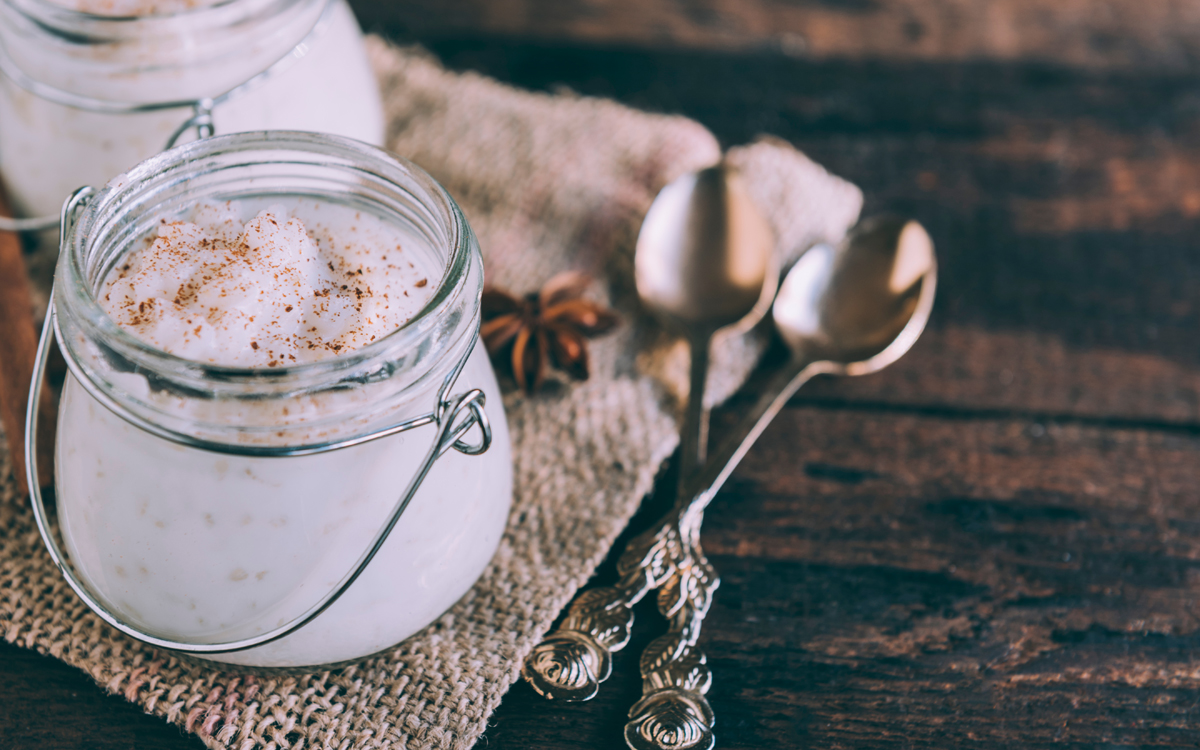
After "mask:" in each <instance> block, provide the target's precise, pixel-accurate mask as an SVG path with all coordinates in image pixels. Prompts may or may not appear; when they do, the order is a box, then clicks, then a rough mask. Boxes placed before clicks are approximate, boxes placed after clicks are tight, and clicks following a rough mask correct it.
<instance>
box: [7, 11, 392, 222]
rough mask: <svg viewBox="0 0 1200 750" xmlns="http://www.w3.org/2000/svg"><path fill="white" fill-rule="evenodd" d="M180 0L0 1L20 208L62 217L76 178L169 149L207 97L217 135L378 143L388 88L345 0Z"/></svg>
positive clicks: (11, 174)
mask: <svg viewBox="0 0 1200 750" xmlns="http://www.w3.org/2000/svg"><path fill="white" fill-rule="evenodd" d="M80 1H81V4H82V7H87V3H86V0H80ZM180 5H182V6H185V7H183V9H181V10H177V11H176V12H172V13H165V14H159V15H133V16H124V17H112V16H102V15H93V14H89V13H85V12H82V11H79V10H74V9H70V8H65V7H63V6H62V5H58V4H54V3H52V2H49V0H0V69H2V70H3V72H4V74H5V75H0V174H3V176H4V181H5V183H6V185H7V187H8V189H9V192H10V195H11V197H12V198H13V202H14V204H15V207H16V209H17V210H18V211H19V212H20V213H23V214H26V215H45V214H53V215H55V216H57V214H58V211H59V208H60V207H61V206H62V202H63V200H64V199H65V198H66V197H67V195H69V194H70V192H71V191H73V190H75V189H76V188H78V187H79V186H80V185H101V184H103V183H105V182H106V181H108V180H109V179H111V178H112V177H113V176H114V175H117V174H119V173H121V172H122V171H124V170H126V169H128V168H130V167H131V166H133V165H134V164H137V163H138V162H140V161H142V160H143V159H147V158H149V157H150V156H153V155H154V154H156V153H158V152H159V151H162V150H163V149H164V148H166V146H167V144H168V142H169V141H170V140H171V139H172V137H173V135H174V134H175V133H176V131H177V130H179V129H180V127H181V126H182V125H183V124H184V123H185V122H186V121H188V120H189V118H191V117H192V116H193V114H194V113H196V112H197V111H202V112H201V113H202V114H203V111H207V110H206V109H205V108H206V107H207V106H208V104H209V102H210V100H211V103H212V104H213V107H212V109H211V118H212V124H213V125H214V126H215V129H216V132H218V133H234V132H244V131H250V130H267V129H287V130H308V131H314V132H326V133H334V134H336V135H345V136H349V137H351V138H356V139H358V140H361V141H365V142H368V143H373V144H376V145H379V144H380V143H382V139H383V115H382V107H381V104H380V99H379V90H378V87H377V85H376V82H375V77H374V74H373V73H372V71H371V69H370V66H369V64H368V61H367V57H366V50H365V48H364V45H363V39H362V33H361V32H360V31H359V28H358V24H357V22H356V21H355V20H354V16H353V14H352V13H351V11H350V9H349V7H348V6H347V5H346V2H345V0H223V1H222V0H217V2H214V3H212V4H208V5H197V6H193V7H187V5H189V4H185V3H181V4H180ZM146 7H147V8H148V9H153V7H154V6H153V4H152V3H147V4H146ZM256 76H257V78H256ZM247 82H250V84H249V85H246V86H243V84H246V83H247ZM197 105H199V107H200V110H197V109H196V106H197ZM205 134H210V133H208V132H205Z"/></svg>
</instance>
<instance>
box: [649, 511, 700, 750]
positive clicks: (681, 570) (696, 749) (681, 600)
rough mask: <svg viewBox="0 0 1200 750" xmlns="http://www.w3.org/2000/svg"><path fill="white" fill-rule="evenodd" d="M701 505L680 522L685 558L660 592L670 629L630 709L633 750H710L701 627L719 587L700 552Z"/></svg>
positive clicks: (654, 650) (653, 652) (652, 654)
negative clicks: (638, 696) (699, 642)
mask: <svg viewBox="0 0 1200 750" xmlns="http://www.w3.org/2000/svg"><path fill="white" fill-rule="evenodd" d="M703 520H704V508H703V505H695V506H692V508H691V509H690V512H689V513H687V514H686V515H685V516H684V517H683V518H682V519H681V521H680V527H679V528H680V534H681V539H682V541H683V547H682V549H681V550H680V552H681V554H682V557H680V558H679V559H677V560H676V561H675V570H674V572H672V573H671V575H670V577H669V578H668V579H667V580H666V581H665V582H664V583H663V585H662V586H661V588H659V590H658V609H659V611H660V612H661V613H662V614H663V616H664V617H666V618H667V620H668V622H669V623H670V627H669V628H668V630H667V633H666V635H663V636H660V637H658V638H656V639H655V640H654V641H652V642H651V643H650V645H649V646H647V647H646V650H645V651H643V652H642V658H641V663H640V667H641V672H642V699H641V700H639V701H638V702H637V703H636V704H634V706H633V708H631V709H629V722H628V723H627V724H626V725H625V742H626V743H627V744H628V745H629V747H631V748H633V750H711V748H712V747H713V745H714V743H715V741H716V738H715V736H714V735H713V729H712V728H713V724H714V719H715V717H714V715H713V711H712V708H711V707H710V706H709V705H708V700H707V699H705V697H704V694H705V693H707V692H708V689H709V687H710V686H711V685H712V673H711V672H710V671H709V669H708V664H707V659H706V658H705V656H704V652H703V651H701V650H700V649H699V648H697V647H696V640H697V639H698V638H699V637H700V627H701V625H702V624H703V622H704V616H705V615H706V614H708V608H709V606H710V605H711V604H712V600H713V594H714V593H715V592H716V590H717V587H718V586H719V585H720V583H721V582H720V579H719V578H717V574H716V571H715V570H714V569H713V567H712V565H710V564H709V562H708V559H707V558H705V556H704V552H703V550H701V548H700V524H701V523H702V522H703Z"/></svg>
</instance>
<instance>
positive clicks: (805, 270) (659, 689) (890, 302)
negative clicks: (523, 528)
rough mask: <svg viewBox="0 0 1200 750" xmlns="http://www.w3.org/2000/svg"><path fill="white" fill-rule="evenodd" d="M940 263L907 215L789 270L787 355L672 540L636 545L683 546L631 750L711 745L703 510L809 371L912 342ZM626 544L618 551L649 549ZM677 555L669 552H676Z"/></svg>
mask: <svg viewBox="0 0 1200 750" xmlns="http://www.w3.org/2000/svg"><path fill="white" fill-rule="evenodd" d="M936 285H937V262H936V259H935V257H934V253H933V241H932V240H931V239H930V238H929V235H928V234H927V233H926V232H925V229H924V228H923V227H922V226H921V225H920V224H918V223H917V222H915V221H906V220H904V219H898V218H893V217H882V218H878V219H875V220H873V221H869V222H865V223H863V224H861V225H860V226H859V227H858V228H856V230H855V231H854V232H853V233H852V234H851V235H850V236H849V237H848V238H847V239H846V241H845V242H844V243H843V244H842V246H841V248H840V249H838V250H834V249H833V248H831V247H829V246H828V245H819V246H817V247H814V248H812V249H810V250H809V251H808V252H807V253H805V255H804V256H803V257H801V259H800V260H799V261H798V262H797V263H796V265H795V266H793V267H792V269H791V271H789V272H788V275H787V278H786V279H785V280H784V282H783V285H782V286H781V287H780V289H779V296H778V297H777V298H776V300H775V304H774V306H773V308H772V317H773V318H774V321H775V326H776V328H777V329H778V331H779V334H780V336H781V337H782V338H783V340H784V341H785V342H786V343H787V345H788V348H789V349H791V351H792V357H791V359H790V361H789V363H788V365H787V366H786V367H784V368H783V369H782V370H781V371H780V372H779V374H778V375H776V377H775V378H774V379H773V380H772V382H771V385H770V386H769V387H768V388H767V389H766V391H765V392H764V395H763V396H762V397H761V398H760V399H759V401H758V403H757V404H755V406H754V407H753V408H752V409H751V410H750V411H749V413H748V414H747V415H746V416H745V417H744V418H743V420H742V422H741V424H740V425H739V427H738V429H737V430H735V431H734V432H733V438H732V439H731V440H729V441H728V442H726V443H725V444H724V445H723V446H722V447H721V449H720V450H719V451H718V452H717V455H716V457H715V459H714V460H713V461H712V462H711V463H710V464H709V465H708V466H707V467H706V468H705V469H704V471H703V472H702V473H701V474H700V476H698V477H696V478H695V479H694V480H692V481H691V483H690V484H689V490H690V492H689V493H688V494H687V495H685V496H687V497H689V499H690V501H689V502H687V503H683V502H680V503H678V504H677V506H676V508H675V509H674V511H673V514H672V516H671V517H668V519H665V520H664V523H663V524H662V525H661V526H660V529H664V528H666V529H671V528H679V529H682V538H681V539H679V540H678V541H676V542H671V541H668V540H666V539H665V536H664V535H663V534H662V533H661V531H659V532H658V533H656V534H649V535H647V534H643V535H642V536H641V537H638V539H637V540H634V542H635V543H636V542H638V541H639V540H641V542H642V544H643V545H645V544H649V545H651V547H653V546H654V545H663V546H666V545H669V544H672V543H676V544H680V545H681V546H682V555H681V556H678V557H675V560H676V562H675V564H674V570H673V571H672V573H671V574H670V576H669V578H668V579H667V580H666V581H665V583H664V584H663V586H662V588H661V589H660V590H659V600H658V605H659V610H660V611H661V612H662V613H663V614H664V615H665V616H666V617H667V618H668V620H669V621H670V629H669V631H668V632H667V634H666V635H664V636H662V637H660V638H657V639H655V640H654V641H653V642H652V643H651V644H650V645H649V646H647V647H646V650H645V652H643V654H642V658H641V672H642V693H643V695H642V699H641V700H640V701H638V702H637V703H636V704H635V705H634V706H633V708H631V709H630V711H629V717H630V720H629V723H628V724H626V725H625V741H626V742H627V743H628V745H629V747H631V748H633V750H666V749H668V748H669V749H670V750H709V749H710V748H712V747H713V745H714V743H715V737H714V735H713V731H712V726H713V718H714V717H713V712H712V708H711V707H710V706H709V705H708V701H707V700H706V699H705V697H704V694H705V693H706V692H708V688H709V686H710V685H711V683H712V675H711V673H710V672H709V670H708V666H707V664H706V660H705V656H704V654H703V652H702V651H701V650H700V649H698V648H696V639H697V638H698V637H699V635H700V627H701V623H702V622H703V620H704V616H705V615H706V614H707V612H708V607H709V604H710V603H711V602H712V595H713V592H714V591H715V590H716V588H717V585H718V583H719V581H718V579H717V577H716V573H715V571H714V570H713V569H712V567H711V566H710V565H709V563H708V561H707V560H706V559H705V558H704V554H703V551H702V550H701V549H700V524H699V521H700V519H701V518H702V513H703V509H704V508H705V506H707V505H708V503H709V501H710V500H711V499H712V498H713V496H714V495H716V493H717V491H718V490H719V489H720V488H721V485H723V484H724V483H725V480H726V479H728V478H729V475H730V474H732V473H733V470H734V468H735V467H736V466H737V465H738V463H739V462H740V461H741V460H742V458H743V457H744V456H745V455H746V453H747V452H748V451H749V450H750V447H751V446H752V445H753V444H754V442H755V441H756V440H757V439H758V436H759V435H761V434H762V432H763V430H764V429H766V426H767V425H768V424H769V423H770V422H771V420H772V419H774V417H775V415H776V414H778V413H779V410H780V409H782V408H783V406H784V404H786V403H787V401H788V399H790V398H791V397H792V395H793V394H795V392H796V390H797V389H799V388H800V386H802V385H804V383H806V382H808V381H809V380H810V379H811V378H812V377H813V376H814V375H818V374H821V373H825V374H831V375H864V374H866V373H870V372H875V371H876V370H879V369H881V368H883V367H886V366H887V365H889V364H891V363H892V362H894V361H895V360H896V359H897V358H899V357H900V356H901V355H902V354H904V353H905V352H906V351H908V349H909V348H910V347H911V346H912V344H913V342H915V341H916V339H917V337H918V336H919V335H920V334H921V331H922V330H923V329H924V328H925V323H926V322H927V321H928V320H929V314H930V311H931V310H932V309H933V297H934V290H935V287H936ZM635 543H631V545H630V549H628V550H626V553H625V555H624V556H622V559H621V561H620V563H618V569H620V568H621V563H625V556H629V558H630V560H631V561H632V560H633V559H635V558H636V557H637V556H638V554H639V553H640V554H641V555H642V557H643V558H653V557H654V553H653V552H652V551H651V550H650V549H646V548H645V547H643V548H642V549H640V550H639V549H637V548H636V544H635ZM673 557H674V555H673Z"/></svg>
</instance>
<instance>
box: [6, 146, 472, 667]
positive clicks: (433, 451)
mask: <svg viewBox="0 0 1200 750" xmlns="http://www.w3.org/2000/svg"><path fill="white" fill-rule="evenodd" d="M189 127H190V126H189ZM94 193H95V189H94V188H91V187H84V188H80V189H79V190H76V191H75V192H74V193H72V195H71V197H70V198H68V199H67V201H66V203H64V204H63V209H62V213H61V216H60V228H59V231H60V234H59V236H60V238H66V237H67V236H68V234H69V230H70V229H71V228H72V227H73V226H74V224H75V219H76V216H77V215H78V213H79V211H80V210H81V209H82V208H83V207H84V206H85V205H86V204H87V202H88V200H89V199H90V198H91V197H92V195H93V194H94ZM61 241H62V240H61V239H60V242H61ZM63 251H64V249H60V252H63ZM54 296H55V295H54V288H53V287H52V288H51V290H50V302H49V305H48V306H47V308H46V317H45V320H44V321H43V323H42V333H41V337H40V338H39V340H38V348H37V355H36V359H35V362H34V371H33V381H32V382H31V383H30V387H29V400H28V402H27V403H26V407H25V474H26V477H27V478H28V479H29V495H30V501H31V504H32V506H33V515H34V520H35V521H36V522H37V528H38V533H39V534H41V537H42V541H43V542H44V543H45V545H46V549H47V551H48V552H49V553H50V558H51V559H52V560H53V562H54V565H55V567H57V568H58V569H59V571H61V572H62V574H63V577H64V578H66V580H67V584H68V585H70V587H71V589H72V590H73V591H74V592H75V593H76V594H77V595H78V596H79V598H80V599H82V600H83V602H84V604H86V605H87V606H88V607H89V608H90V609H91V610H92V611H93V612H95V613H96V614H97V615H99V616H100V618H101V619H102V620H104V621H105V622H106V623H108V624H109V625H111V626H113V627H114V628H116V629H117V630H119V631H121V632H122V633H124V634H126V635H128V636H131V637H133V638H136V639H138V640H140V641H143V642H145V643H148V644H150V645H152V646H157V647H159V648H166V649H171V650H174V651H182V652H185V653H192V654H224V653H231V652H235V651H245V650H247V649H251V648H255V647H257V646H262V645H264V644H267V643H270V642H272V641H276V640H279V639H280V638H283V637H285V636H287V635H290V634H291V633H294V632H296V631H297V630H299V629H300V628H302V627H304V626H305V625H307V624H308V623H309V622H311V621H312V620H314V619H316V617H317V616H318V615H320V614H321V613H322V612H324V611H325V610H326V609H328V608H329V607H330V606H332V605H333V603H334V602H336V601H337V600H338V599H339V598H340V597H341V596H342V594H344V593H345V592H346V591H347V590H349V588H350V586H351V585H353V583H354V582H355V581H356V580H357V579H358V577H359V576H360V575H362V573H363V571H364V570H366V568H367V565H369V564H370V562H371V560H372V559H373V558H374V557H375V555H376V554H377V553H378V552H379V550H380V549H381V548H382V547H383V544H384V542H386V541H387V539H388V537H389V536H390V535H391V533H392V529H394V528H395V526H396V524H397V523H398V522H399V521H400V516H401V515H403V514H404V510H405V509H406V508H407V507H408V504H409V503H410V502H411V501H412V499H413V497H414V496H415V495H416V493H417V490H418V489H420V487H421V484H422V482H424V481H425V477H426V476H427V475H428V474H429V471H430V469H432V468H433V464H434V462H435V461H437V459H439V458H440V457H441V456H443V455H444V454H445V453H446V452H447V451H449V450H450V449H452V448H453V449H454V450H456V451H458V452H459V453H463V454H465V455H468V456H477V455H479V454H481V453H484V452H485V451H487V449H488V448H489V447H491V444H492V427H491V422H490V421H489V420H488V417H487V412H486V411H485V410H484V406H485V403H486V400H487V397H486V395H485V394H484V393H483V391H481V390H480V389H478V388H472V389H471V390H469V391H466V392H464V393H459V394H456V395H454V396H447V394H448V393H449V392H450V390H451V389H452V388H453V386H454V383H455V382H456V381H457V380H458V376H459V374H460V373H461V372H462V370H463V368H464V367H465V366H466V363H467V359H468V358H469V357H470V356H471V353H472V352H473V351H474V350H475V345H476V342H477V341H478V339H479V331H478V330H476V331H475V332H474V334H473V335H472V337H471V341H470V345H469V346H468V347H467V348H466V351H465V353H464V354H463V356H462V357H461V358H459V360H458V362H456V363H455V366H454V368H453V369H452V370H451V371H450V373H449V374H447V375H446V377H445V378H444V379H443V381H442V383H441V385H440V386H439V387H438V393H437V403H436V404H435V406H434V410H433V411H432V412H430V413H428V414H424V415H421V416H419V417H416V418H413V419H409V420H406V421H404V422H400V423H398V424H395V425H392V426H391V427H387V428H384V429H381V430H378V431H376V432H374V433H371V434H370V435H366V436H364V437H360V438H354V439H350V440H343V441H340V442H334V443H327V444H324V445H321V446H317V447H315V448H306V449H304V450H300V451H296V450H290V449H288V448H285V447H284V448H279V449H276V450H275V451H274V452H271V451H270V449H267V450H257V451H252V452H250V451H239V450H236V449H230V448H229V447H228V446H226V447H225V450H223V451H222V452H227V453H240V454H252V455H255V456H260V457H280V458H282V457H289V456H298V455H311V454H313V453H324V452H328V451H334V450H341V449H343V448H348V447H351V446H354V445H361V444H362V443H365V442H370V441H374V440H378V439H380V438H383V437H387V436H390V435H395V434H397V433H400V432H405V431H408V430H412V429H415V428H417V427H421V426H424V425H426V424H435V425H436V426H437V429H436V431H435V433H434V437H433V441H432V442H431V443H430V446H429V448H428V450H427V451H426V453H425V457H424V459H423V460H422V461H421V463H420V465H419V466H418V468H417V472H416V474H414V475H413V478H412V479H410V480H409V483H408V486H407V487H406V488H405V490H404V493H403V494H402V495H401V496H400V498H399V499H398V500H397V501H396V504H395V505H394V506H393V507H392V511H391V514H390V515H389V516H388V519H387V522H386V523H385V524H384V525H383V526H382V527H381V528H380V530H379V531H378V532H376V534H375V536H374V538H373V539H372V540H371V543H370V546H369V547H368V548H367V549H366V550H365V551H364V552H363V553H362V555H360V556H359V559H358V561H357V562H356V563H355V565H354V566H353V568H352V569H351V570H350V571H349V572H348V573H346V574H345V575H344V576H343V577H342V579H341V580H340V581H339V582H338V584H337V585H336V586H335V587H334V588H333V589H332V590H331V591H330V592H329V593H328V594H326V595H325V596H324V597H323V598H321V599H320V600H319V601H318V602H317V603H316V604H314V605H312V606H311V607H310V608H308V609H307V610H305V611H304V612H303V613H301V614H300V615H298V616H297V617H296V618H294V619H293V620H292V621H291V622H289V623H286V624H284V625H282V626H280V627H277V628H275V629H273V630H270V631H267V632H266V633H262V634H259V635H256V636H253V637H251V638H243V639H240V640H235V641H227V642H222V643H190V642H187V641H179V640H174V639H170V638H159V637H157V636H154V635H151V634H150V633H147V632H145V631H144V630H140V629H139V628H136V627H134V626H132V625H129V624H128V623H126V622H124V621H123V620H122V619H121V618H120V617H119V616H118V615H116V614H114V613H113V612H112V611H111V610H109V608H108V607H106V606H105V605H104V604H103V603H102V602H100V601H99V600H98V599H97V598H96V597H94V596H93V595H92V593H91V592H90V591H89V590H88V587H87V584H85V583H84V582H83V581H82V580H80V578H79V577H78V576H77V575H76V573H75V570H74V568H73V567H72V566H71V565H70V563H69V562H68V561H67V557H66V555H65V554H64V552H63V550H62V548H61V547H60V546H59V544H58V540H57V539H55V537H54V534H53V533H52V531H51V529H50V522H49V515H48V513H47V512H46V504H45V499H44V498H43V496H42V490H41V487H40V485H39V483H38V479H37V477H38V458H37V451H36V450H35V446H36V445H37V422H38V420H37V415H38V408H37V406H38V403H39V401H40V399H41V395H42V386H43V382H44V379H45V370H46V363H47V361H48V359H49V356H50V348H51V344H52V343H53V340H54V338H55V336H57V337H58V339H59V340H60V341H61V340H62V331H61V330H60V329H59V325H58V316H57V314H56V312H55V308H54ZM60 350H61V351H62V353H63V358H64V359H65V360H66V361H67V367H68V369H69V370H70V372H71V374H72V375H74V376H75V378H76V380H77V381H78V382H79V383H80V385H81V386H83V387H84V389H85V390H87V391H88V392H89V393H90V394H92V395H96V394H97V393H98V391H97V390H96V389H95V386H94V385H92V384H91V381H90V380H88V379H87V377H86V375H84V373H83V372H82V371H81V369H80V366H79V364H78V363H77V362H76V361H75V359H74V356H73V355H72V354H71V353H70V352H69V350H68V349H67V348H66V347H60ZM100 400H101V403H102V404H104V405H105V406H106V408H108V409H110V410H111V411H113V412H114V413H115V414H116V415H117V416H118V417H120V418H121V419H123V420H125V421H126V422H129V423H130V424H132V425H133V426H135V427H139V428H143V429H145V427H144V425H145V424H146V423H145V421H144V420H142V419H141V418H139V417H136V416H135V415H133V414H131V413H129V412H128V411H127V410H124V409H122V408H121V407H120V406H119V405H117V404H116V402H115V401H113V400H112V399H110V398H104V399H100ZM476 425H478V426H479V431H480V438H479V440H478V441H477V442H474V443H469V442H466V441H465V440H463V437H464V436H465V435H466V433H467V432H468V431H469V430H470V429H471V428H472V427H474V426H476ZM151 432H153V433H154V434H155V435H158V436H160V437H164V438H166V439H169V440H172V441H173V442H176V443H179V444H182V445H186V446H188V447H192V448H198V449H200V450H210V451H218V450H220V448H219V447H218V446H216V445H214V444H211V443H205V442H203V441H198V440H189V439H186V438H182V437H180V436H173V435H170V434H169V433H166V432H165V431H162V430H151Z"/></svg>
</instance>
